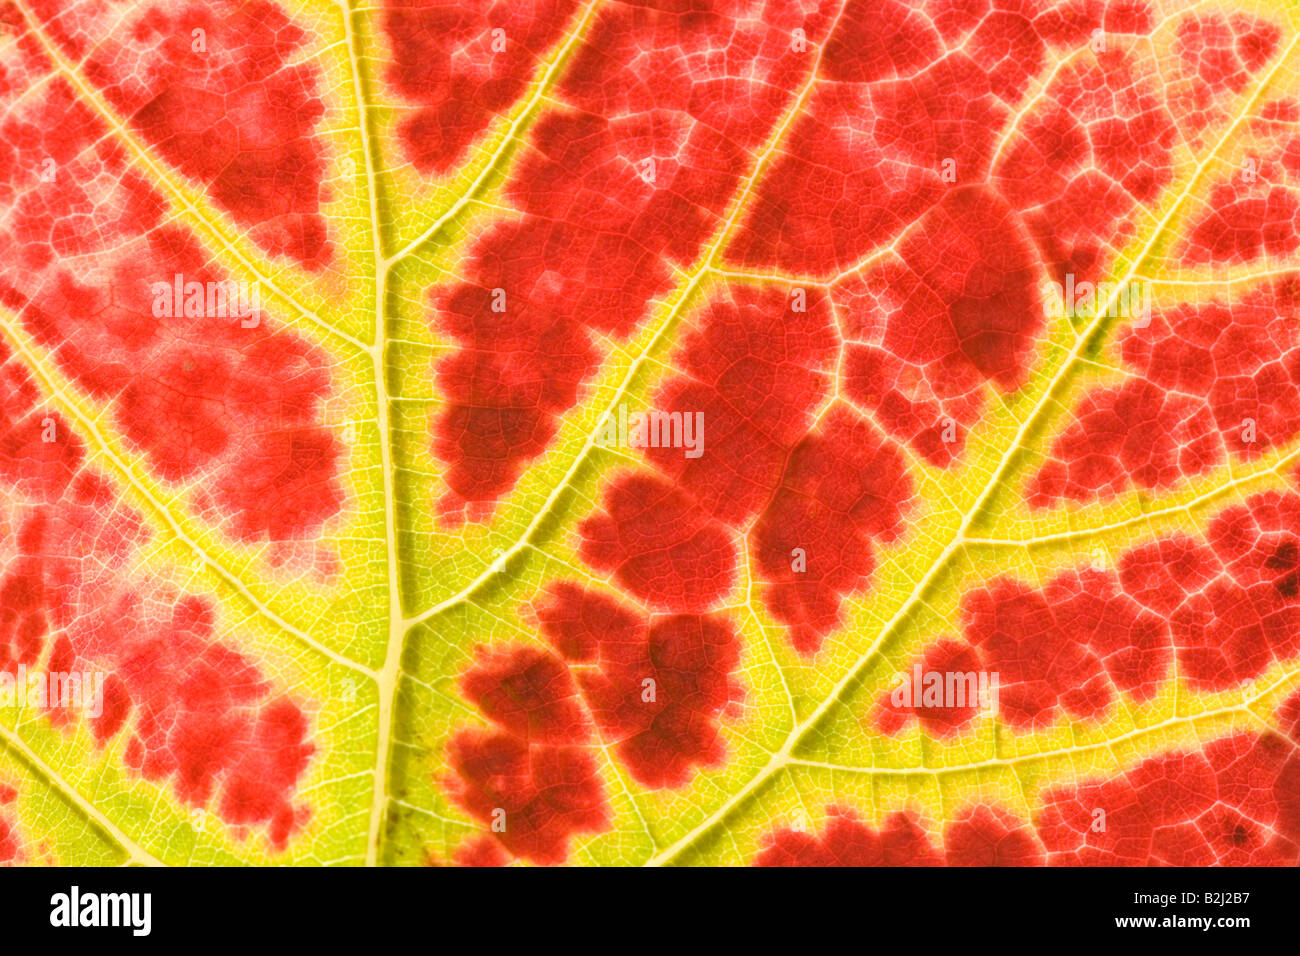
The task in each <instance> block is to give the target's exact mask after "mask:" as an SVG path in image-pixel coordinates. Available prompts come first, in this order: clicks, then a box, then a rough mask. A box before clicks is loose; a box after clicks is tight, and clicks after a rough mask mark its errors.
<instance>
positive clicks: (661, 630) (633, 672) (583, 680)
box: [538, 585, 742, 788]
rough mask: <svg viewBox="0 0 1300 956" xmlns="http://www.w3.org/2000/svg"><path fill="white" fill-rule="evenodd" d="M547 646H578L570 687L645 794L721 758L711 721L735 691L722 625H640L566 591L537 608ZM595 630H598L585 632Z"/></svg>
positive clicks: (599, 599) (710, 620)
mask: <svg viewBox="0 0 1300 956" xmlns="http://www.w3.org/2000/svg"><path fill="white" fill-rule="evenodd" d="M538 619H539V622H540V625H541V629H542V635H543V636H544V637H545V638H546V639H547V640H548V641H549V642H550V643H551V644H552V646H554V647H557V648H575V647H582V648H584V649H586V652H587V653H588V654H590V655H591V656H590V657H584V658H582V660H583V662H584V663H585V662H587V661H589V662H590V666H585V667H576V668H575V673H576V679H577V682H578V686H579V687H580V688H581V689H582V694H583V696H584V698H585V699H586V701H587V704H588V706H589V708H590V710H591V712H592V714H593V715H594V717H595V720H596V724H597V726H598V727H599V729H600V732H601V735H602V737H603V739H604V740H605V741H606V742H609V743H614V744H615V750H616V752H617V753H618V756H619V758H620V759H621V760H622V761H623V762H624V763H625V764H626V765H627V768H628V771H629V772H630V773H631V775H632V776H633V777H634V778H635V779H636V780H637V781H638V782H639V783H641V784H642V785H643V786H646V787H654V788H660V787H679V786H681V785H682V784H684V783H686V782H687V781H688V780H689V779H690V777H691V775H692V773H693V770H694V767H695V766H697V765H704V766H716V765H718V764H719V763H720V762H721V761H722V758H723V756H724V754H725V749H724V747H723V742H722V737H721V734H720V733H719V730H718V726H717V721H718V718H719V717H720V716H721V715H722V713H723V712H724V711H725V710H726V709H727V708H728V706H729V705H731V704H733V703H735V702H736V701H738V700H739V699H740V696H741V694H742V691H741V690H740V688H739V687H737V686H736V685H735V684H734V683H733V680H732V675H733V674H734V672H735V669H736V667H737V665H738V664H739V662H740V644H739V641H738V640H737V638H736V635H735V633H734V631H733V630H732V627H731V624H730V622H729V621H727V620H726V619H725V618H719V617H710V616H697V615H688V614H674V615H669V616H655V617H652V618H651V619H650V620H649V622H646V621H645V620H644V619H641V620H638V618H637V616H636V615H634V614H632V613H631V612H630V611H627V610H625V609H623V608H621V607H620V606H619V605H618V604H617V603H615V602H614V601H612V600H611V599H609V598H607V597H604V596H602V595H599V594H596V593H595V592H591V591H584V590H581V589H579V588H577V587H575V586H573V585H561V586H558V587H556V588H554V589H552V591H551V592H550V596H549V598H548V601H547V602H545V603H543V604H542V605H541V606H540V607H539V609H538ZM592 625H596V626H597V627H598V628H599V630H597V629H595V628H593V626H592Z"/></svg>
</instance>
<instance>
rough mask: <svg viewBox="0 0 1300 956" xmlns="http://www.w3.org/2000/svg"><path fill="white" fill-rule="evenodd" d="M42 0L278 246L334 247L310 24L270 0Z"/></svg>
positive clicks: (220, 192)
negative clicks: (135, 1)
mask: <svg viewBox="0 0 1300 956" xmlns="http://www.w3.org/2000/svg"><path fill="white" fill-rule="evenodd" d="M32 6H33V7H34V8H35V10H36V13H37V15H38V16H39V18H40V19H41V20H42V21H43V25H44V27H45V28H46V29H47V30H48V31H49V33H50V35H51V36H52V38H53V39H54V41H55V42H56V43H57V44H58V45H59V47H60V48H61V50H62V52H63V54H64V55H65V56H68V57H70V58H71V59H72V60H74V61H75V62H77V63H80V64H81V68H82V70H84V73H85V75H86V76H87V77H88V78H89V79H90V81H91V82H92V83H93V84H94V85H95V86H97V87H99V89H100V90H101V91H102V93H103V95H104V96H105V97H106V98H107V99H108V101H109V103H111V104H112V106H113V108H114V109H115V110H116V111H117V112H118V113H119V114H120V115H122V116H123V117H125V118H126V120H127V123H128V124H129V125H130V127H131V128H132V131H133V132H134V133H137V134H138V135H140V136H141V137H143V138H144V140H145V141H146V142H148V143H149V144H150V146H152V147H153V148H154V149H155V150H157V152H158V153H159V154H161V155H162V157H163V158H164V159H166V161H167V162H168V163H170V164H171V165H172V166H174V167H175V168H176V169H178V170H180V172H181V173H182V174H183V175H185V176H187V177H189V178H190V179H194V180H197V181H198V182H200V183H203V184H204V185H205V186H206V187H207V189H208V192H209V195H210V196H211V197H212V200H213V201H214V202H215V203H216V204H217V205H218V206H220V207H221V208H222V209H224V210H226V212H228V213H229V214H230V216H231V217H232V218H233V219H234V220H235V221H236V222H237V223H238V224H239V225H241V226H243V227H244V228H245V229H247V230H248V231H249V234H250V235H251V236H252V238H253V240H254V241H255V242H257V243H258V245H260V246H261V247H262V248H263V249H265V250H266V251H267V252H270V253H271V254H273V255H283V256H287V257H289V258H292V259H294V260H296V261H298V262H300V263H302V264H303V265H304V266H306V267H307V268H308V269H312V270H318V269H321V268H324V266H325V265H326V264H328V263H329V261H330V259H331V258H332V251H331V248H330V243H329V241H328V238H327V227H326V223H325V219H324V217H323V216H322V215H321V214H320V205H321V194H322V184H321V181H322V177H323V173H324V168H325V160H324V156H323V153H324V151H323V148H322V144H321V141H320V140H318V139H317V137H316V128H317V125H318V124H319V122H320V120H321V117H322V116H323V115H324V106H323V105H322V103H321V100H320V98H319V96H318V94H317V90H318V87H319V85H320V81H321V77H320V70H319V69H318V68H317V67H315V66H314V65H312V64H310V63H304V62H301V57H302V48H303V46H304V45H305V42H306V39H307V37H306V34H305V33H304V32H303V30H302V29H301V28H300V27H298V26H297V25H296V24H295V23H293V22H292V21H291V20H289V18H288V17H286V15H285V13H284V11H283V9H282V8H281V7H279V6H277V5H276V4H274V3H270V2H267V0H252V2H250V3H236V2H227V0H204V2H202V3H181V4H176V3H168V4H154V5H146V6H144V7H143V8H138V9H134V10H127V9H125V8H124V7H123V5H121V4H104V3H100V2H98V0H74V2H71V3H66V2H57V3H56V2H53V0H37V2H34V3H33V4H32Z"/></svg>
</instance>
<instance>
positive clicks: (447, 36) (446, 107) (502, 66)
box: [383, 0, 579, 174]
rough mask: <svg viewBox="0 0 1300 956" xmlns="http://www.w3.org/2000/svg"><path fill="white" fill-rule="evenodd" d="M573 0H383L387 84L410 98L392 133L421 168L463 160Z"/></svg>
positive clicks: (512, 101)
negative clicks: (388, 53) (469, 0)
mask: <svg viewBox="0 0 1300 956" xmlns="http://www.w3.org/2000/svg"><path fill="white" fill-rule="evenodd" d="M578 8H579V4H578V3H577V0H536V2H530V3H519V2H514V0H511V2H501V0H476V2H472V3H467V2H464V0H454V2H448V0H416V2H410V0H401V2H397V0H388V2H386V3H385V4H384V17H383V26H384V33H385V34H386V35H387V37H388V42H389V46H390V47H391V50H392V53H391V60H390V67H389V69H388V73H387V79H388V82H389V83H391V84H392V85H393V87H394V88H395V89H396V90H397V92H398V93H399V94H400V95H401V97H402V98H403V99H405V100H407V101H408V102H410V103H412V104H414V108H413V109H412V110H411V112H410V113H409V114H408V115H407V116H406V118H405V119H403V120H402V122H401V126H400V132H399V135H400V136H401V138H402V143H403V145H404V147H405V148H406V152H407V155H408V156H409V157H410V159H411V162H412V163H414V164H415V166H416V168H417V169H419V170H420V171H421V172H424V173H430V172H432V173H439V174H441V173H444V172H447V171H448V170H450V169H452V168H454V167H455V166H457V165H458V164H460V163H462V162H464V161H465V159H466V156H467V154H468V151H469V147H470V146H471V145H472V144H473V143H474V141H475V140H477V139H478V138H479V137H480V136H481V135H482V134H483V133H484V132H485V131H486V130H487V128H488V126H489V125H490V124H491V123H492V122H493V121H495V120H497V119H500V118H501V117H503V116H504V115H505V114H506V113H508V112H509V111H510V109H511V108H512V107H513V106H515V105H516V100H517V99H518V97H519V95H520V94H521V93H522V92H523V91H524V89H525V88H526V86H527V85H528V82H529V80H530V79H532V78H533V77H534V76H535V75H536V73H537V71H538V69H539V68H540V66H541V62H542V59H543V58H544V57H545V56H546V55H547V54H548V53H550V52H551V47H552V46H553V45H554V44H556V42H557V41H558V40H559V39H560V38H561V37H562V36H563V35H564V29H565V26H566V24H568V22H569V20H570V18H571V17H572V15H573V13H574V11H576V10H577V9H578Z"/></svg>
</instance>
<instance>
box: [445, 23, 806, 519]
mask: <svg viewBox="0 0 1300 956" xmlns="http://www.w3.org/2000/svg"><path fill="white" fill-rule="evenodd" d="M684 18H687V15H685V14H680V13H678V12H675V11H662V10H657V9H651V8H649V7H641V6H628V5H615V6H614V7H610V8H608V9H606V10H603V11H602V12H601V13H600V14H599V15H598V16H597V18H596V21H595V22H594V23H593V25H592V26H591V28H590V29H589V31H588V35H587V37H586V40H585V42H584V43H583V45H582V46H581V47H580V48H579V49H578V51H577V52H576V53H575V55H574V58H573V61H572V63H571V64H570V66H569V67H568V69H567V70H566V72H565V74H564V77H563V79H562V81H561V83H560V84H559V88H558V89H557V90H556V91H555V93H554V96H555V97H556V98H557V99H558V100H560V101H561V102H562V103H563V104H565V105H566V106H569V107H572V108H573V109H571V110H565V109H554V110H550V111H547V112H544V113H543V114H542V116H541V117H540V119H539V120H538V121H537V123H536V125H535V126H534V127H533V129H532V131H531V133H530V134H529V137H528V139H527V142H526V144H525V147H524V152H523V154H522V157H521V160H520V162H519V165H518V167H517V169H516V170H515V172H514V173H513V174H512V175H511V177H510V178H509V180H508V181H507V183H506V185H505V193H506V196H507V197H508V199H509V201H510V202H511V204H512V205H513V206H514V207H515V208H516V209H517V210H518V212H519V216H518V217H517V218H514V219H511V220H510V221H508V222H507V221H502V222H500V223H498V224H496V225H495V226H493V227H491V228H490V229H488V230H487V231H486V232H485V234H484V235H483V236H482V237H481V238H480V239H479V240H477V241H476V242H475V243H474V244H473V246H472V248H471V250H470V254H469V255H470V258H469V262H468V263H467V265H466V266H465V267H464V269H463V270H462V272H461V278H460V281H459V282H458V283H456V284H454V285H447V286H442V287H438V288H436V289H435V290H434V294H433V298H432V302H433V306H434V309H435V318H434V324H435V325H436V327H437V328H438V330H439V332H440V333H441V334H443V335H446V336H449V337H451V338H452V339H454V340H455V341H456V343H457V349H456V351H455V352H453V353H451V354H449V355H448V356H446V357H445V358H443V359H441V360H440V361H439V363H438V366H437V370H436V374H437V379H438V384H439V387H440V389H441V390H442V392H443V394H444V395H445V396H446V397H447V399H448V406H447V407H446V408H445V409H444V410H442V411H441V412H440V413H439V414H438V416H437V418H436V419H435V421H434V422H433V431H434V443H433V450H434V454H435V455H436V456H437V457H438V458H440V459H441V460H443V461H445V462H446V463H447V464H448V468H447V470H446V471H445V472H444V474H443V479H444V480H445V482H446V484H447V495H446V496H445V497H444V499H443V501H442V503H441V507H442V510H443V512H444V514H445V516H446V517H447V518H448V519H449V520H463V518H464V515H465V512H466V511H467V510H468V512H469V513H470V514H471V516H473V517H479V516H481V514H482V513H485V512H486V511H488V510H490V509H491V507H492V506H493V505H494V504H495V502H496V501H497V499H499V498H500V497H501V496H502V495H504V494H505V493H506V492H508V491H509V490H510V489H511V488H512V487H513V486H514V484H515V482H516V480H517V479H518V476H519V473H520V471H521V470H522V469H523V468H524V466H525V465H526V464H527V463H528V462H530V461H532V460H533V459H535V458H536V457H537V456H538V455H540V454H541V453H542V452H543V451H544V450H545V448H546V447H547V445H548V444H549V443H550V441H551V439H552V438H553V437H554V435H555V432H556V428H557V426H558V419H559V417H560V416H561V415H562V414H564V412H566V411H567V410H568V409H570V408H571V407H572V406H573V405H574V404H575V403H576V402H577V401H578V400H579V395H580V390H581V386H582V385H583V383H584V382H586V380H587V379H588V378H589V377H590V375H591V374H592V373H593V372H594V371H595V369H596V367H597V365H598V363H599V361H600V353H599V350H598V349H597V346H596V343H595V341H594V336H596V335H600V334H608V335H613V336H614V337H616V338H626V337H627V336H628V335H630V334H631V333H632V332H633V331H634V330H635V329H636V328H637V327H638V326H639V325H640V323H641V322H642V321H643V320H644V318H645V317H646V315H647V314H648V313H649V310H650V307H651V303H652V301H653V300H654V298H655V297H656V296H660V295H664V294H666V293H667V292H668V290H669V289H670V288H671V287H672V285H673V284H674V282H675V281H676V274H675V272H674V268H677V269H684V268H688V267H690V266H691V264H692V263H693V261H694V260H695V258H696V257H697V255H698V254H699V251H700V249H701V247H702V244H703V243H704V242H705V240H706V239H707V238H708V237H709V236H710V235H711V234H712V233H714V232H715V231H716V230H717V229H718V228H719V227H720V226H721V225H722V214H723V213H724V211H725V209H726V206H727V203H728V201H729V199H730V197H731V196H732V194H733V193H734V192H735V191H736V189H737V187H738V185H739V183H740V181H741V177H742V176H743V175H744V172H745V171H746V170H747V169H748V168H749V167H750V166H751V165H752V164H753V155H752V153H753V151H754V150H755V149H757V147H758V146H759V145H760V144H761V143H762V142H763V140H764V139H765V137H766V136H767V134H768V132H769V131H770V129H771V127H772V125H773V124H774V123H775V122H776V121H777V120H778V118H779V117H780V115H781V112H782V110H783V109H784V107H785V106H786V104H788V103H789V101H790V99H791V98H792V96H793V95H794V93H795V91H796V90H797V89H798V87H799V85H800V83H801V82H802V80H803V77H804V73H805V71H806V70H807V69H808V68H809V66H810V65H811V63H812V57H811V56H810V55H809V54H808V53H807V52H806V51H805V52H803V53H799V52H795V51H794V50H792V49H791V42H790V37H791V35H792V31H793V30H794V29H796V28H798V29H804V30H805V31H806V32H807V35H808V37H809V39H810V42H815V41H816V38H817V36H818V31H819V30H820V29H821V28H822V25H823V24H824V22H825V19H826V18H825V15H824V14H823V13H821V12H820V11H810V12H809V13H807V14H805V13H803V12H802V11H800V10H799V9H797V8H796V7H795V6H794V5H790V6H789V7H786V6H781V7H778V8H773V9H769V10H767V11H765V16H764V20H763V21H759V20H757V19H754V18H751V17H750V16H749V15H748V13H747V12H746V11H741V10H737V11H734V12H728V13H726V14H723V13H717V12H694V13H691V14H690V15H689V17H688V18H687V19H685V20H684ZM687 25H688V26H689V28H687ZM723 46H726V47H727V49H728V51H729V53H728V55H727V56H726V57H725V58H719V57H717V56H716V55H715V51H716V50H717V49H719V48H721V47H723Z"/></svg>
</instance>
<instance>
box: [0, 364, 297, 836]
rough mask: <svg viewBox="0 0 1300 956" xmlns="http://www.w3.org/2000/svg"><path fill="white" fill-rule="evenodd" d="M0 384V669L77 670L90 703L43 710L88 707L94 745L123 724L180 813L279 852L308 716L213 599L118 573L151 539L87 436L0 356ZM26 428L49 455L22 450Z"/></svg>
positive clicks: (70, 715)
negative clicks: (207, 818) (261, 829)
mask: <svg viewBox="0 0 1300 956" xmlns="http://www.w3.org/2000/svg"><path fill="white" fill-rule="evenodd" d="M0 383H3V388H0V403H2V404H3V417H2V418H0V421H3V422H4V423H5V424H4V425H0V448H4V449H7V450H9V451H10V454H8V455H2V456H0V461H3V467H0V482H3V484H4V488H5V491H6V494H7V496H8V497H7V502H8V503H7V506H6V510H5V511H4V520H3V521H0V527H4V528H6V529H10V530H8V531H6V532H5V533H4V534H3V535H0V559H2V560H3V565H4V568H5V570H4V573H3V575H0V668H2V669H4V670H5V671H7V672H9V673H10V674H13V673H15V671H16V669H17V668H18V667H19V666H20V665H21V666H26V667H29V668H34V667H35V666H36V665H37V663H38V661H39V660H40V657H41V655H42V653H43V652H46V651H48V658H47V659H46V662H45V668H44V671H45V673H46V675H47V676H48V675H50V674H58V675H61V679H62V675H68V676H69V677H70V676H71V675H76V676H77V678H78V680H79V681H80V686H81V687H82V695H83V696H82V698H81V700H76V699H60V700H57V701H47V703H48V707H47V710H48V712H49V716H50V718H51V720H52V722H53V723H54V724H55V725H56V726H60V727H67V728H71V725H72V722H73V721H74V720H76V719H78V718H79V717H80V716H81V713H82V711H83V710H88V711H89V713H88V720H89V725H90V729H91V731H92V732H93V733H94V735H95V737H96V739H97V740H99V741H104V742H106V741H107V740H109V739H110V738H112V737H114V736H116V735H117V733H118V732H119V731H120V730H121V729H122V728H123V727H125V726H129V728H130V731H129V734H130V736H129V739H128V742H127V746H126V758H125V759H126V764H127V766H128V767H130V768H131V769H133V770H135V771H136V772H138V773H139V774H140V775H141V776H143V777H145V778H146V779H149V780H152V781H155V782H157V783H160V784H170V785H171V786H172V787H173V788H174V790H175V792H176V795H177V798H178V799H179V800H180V801H181V802H183V803H185V804H188V805H190V806H194V807H207V806H209V805H213V804H215V807H214V809H215V812H216V813H217V814H218V815H219V816H220V817H221V818H222V820H224V821H225V822H226V823H227V824H229V825H231V826H232V827H236V828H240V827H246V826H266V827H267V829H268V835H269V838H270V840H271V843H272V844H273V845H274V846H276V847H281V848H282V847H283V846H284V845H285V844H286V843H287V841H288V838H289V836H290V835H291V833H292V832H293V831H295V830H297V829H298V828H299V827H301V826H302V824H303V823H304V822H305V821H306V819H307V812H306V809H305V808H303V807H300V806H296V805H295V804H294V803H293V796H294V792H295V790H296V789H297V786H298V783H299V781H300V779H301V778H302V775H303V774H304V772H305V771H306V768H307V765H308V763H309V762H310V760H311V757H312V755H313V754H314V752H315V745H314V744H312V743H310V741H309V740H308V736H309V732H310V726H309V720H308V718H307V716H306V714H305V713H304V712H303V710H302V709H301V707H300V706H299V705H298V704H296V703H294V702H293V701H291V700H290V699H288V698H286V697H285V696H283V695H281V694H277V693H276V692H275V690H274V688H273V686H272V685H271V683H270V682H269V681H268V680H267V679H266V678H265V677H264V676H263V675H262V673H261V670H260V668H259V667H258V666H257V664H256V663H255V662H254V661H253V660H251V659H250V658H248V657H247V656H245V655H244V654H243V653H242V652H241V651H239V650H237V649H235V648H234V647H232V646H230V645H228V644H226V643H224V642H222V641H221V640H219V639H218V638H217V637H216V634H215V632H214V628H215V619H214V615H213V611H212V608H211V605H210V603H209V602H208V601H207V600H206V599H204V598H200V597H196V596H192V595H191V596H187V595H184V594H180V593H177V592H176V591H175V590H174V589H173V588H171V587H170V586H168V585H164V584H162V583H159V582H154V581H149V580H147V579H143V580H142V579H140V578H139V577H138V576H133V575H132V574H131V573H130V572H129V571H128V572H124V571H123V568H131V567H132V566H133V565H134V564H135V563H136V562H137V561H138V560H139V559H138V558H137V557H136V554H137V552H138V550H139V549H141V548H142V547H144V546H145V545H146V544H147V542H148V539H149V533H148V531H147V530H146V529H145V526H144V525H143V523H142V520H141V517H140V516H139V515H138V514H137V513H136V512H135V511H134V510H133V509H132V508H131V507H130V506H129V505H126V504H124V503H123V502H122V501H121V500H119V499H118V498H117V497H116V495H115V493H114V492H113V490H112V489H111V488H110V486H109V485H108V484H107V482H106V481H105V480H104V479H103V478H101V477H99V476H98V475H97V474H95V473H93V472H91V471H89V470H88V468H87V467H86V466H85V464H84V462H83V458H84V452H83V446H82V443H81V441H80V439H78V438H77V437H76V436H75V435H74V434H73V433H72V431H71V428H70V426H69V425H68V424H67V422H66V421H64V420H63V419H62V417H61V416H59V415H58V414H57V413H55V412H52V411H49V410H48V409H46V408H44V407H42V406H41V405H39V404H37V399H38V396H37V393H36V391H35V389H34V388H33V387H32V381H31V378H30V376H29V375H28V374H27V373H26V371H25V370H24V369H23V368H22V367H21V366H20V365H19V364H18V363H17V362H16V361H15V360H14V359H13V358H11V357H10V356H9V354H8V351H7V349H3V348H0ZM33 422H34V423H36V424H38V425H39V426H40V428H41V430H42V432H44V433H45V434H48V435H49V436H50V441H49V442H44V441H42V444H43V447H44V448H45V449H47V451H45V452H43V453H42V454H40V455H25V454H13V453H12V452H13V450H14V449H15V448H19V449H25V448H27V447H28V443H27V442H26V440H23V441H20V442H14V441H13V437H14V436H15V435H18V436H24V435H26V433H27V431H28V430H29V429H30V427H31V424H32V423H33ZM38 479H39V480H38ZM55 635H57V637H55ZM69 686H70V683H69ZM93 688H97V690H95V689H93ZM99 694H102V697H101V698H99V699H100V702H102V709H99V712H98V713H95V712H94V702H95V700H96V698H97V696H98V695H99ZM87 698H89V702H90V707H89V708H84V707H83V708H78V706H77V705H78V704H85V703H87Z"/></svg>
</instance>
